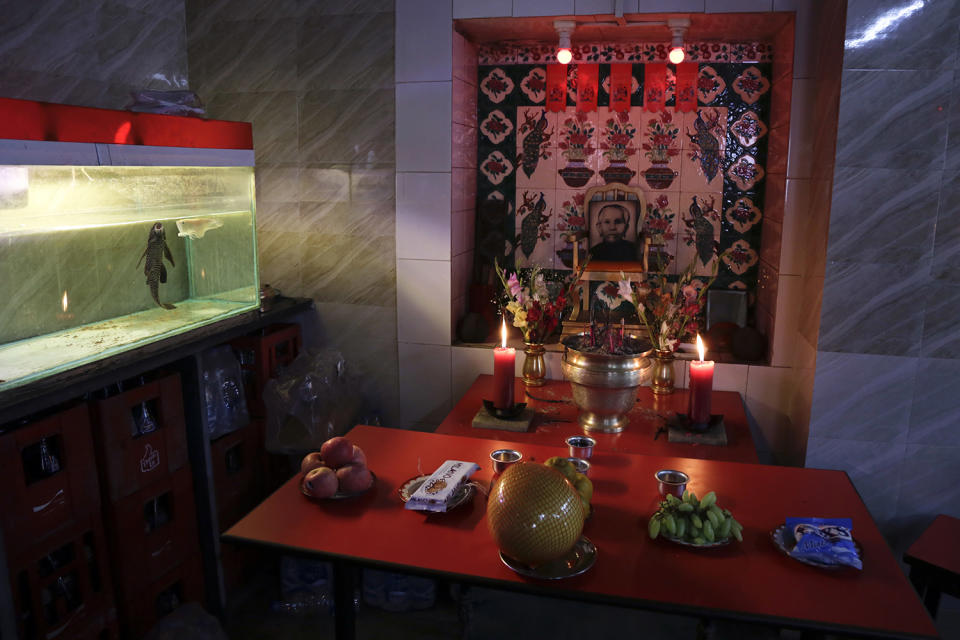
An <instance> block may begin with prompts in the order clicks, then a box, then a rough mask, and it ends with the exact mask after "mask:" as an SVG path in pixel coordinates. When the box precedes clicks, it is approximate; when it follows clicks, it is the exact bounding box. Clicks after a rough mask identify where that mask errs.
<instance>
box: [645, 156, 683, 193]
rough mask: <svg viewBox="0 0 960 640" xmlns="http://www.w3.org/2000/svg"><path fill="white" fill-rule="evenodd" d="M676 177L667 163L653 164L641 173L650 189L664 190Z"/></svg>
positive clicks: (675, 173)
mask: <svg viewBox="0 0 960 640" xmlns="http://www.w3.org/2000/svg"><path fill="white" fill-rule="evenodd" d="M676 177H677V172H676V171H674V170H673V169H671V168H670V164H669V163H668V162H654V163H653V164H652V166H650V167H649V168H647V169H646V170H644V172H643V178H644V180H646V181H647V184H648V185H650V188H651V189H666V188H667V187H669V186H670V185H671V184H672V183H673V179H674V178H676Z"/></svg>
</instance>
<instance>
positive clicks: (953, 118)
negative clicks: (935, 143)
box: [943, 71, 960, 184]
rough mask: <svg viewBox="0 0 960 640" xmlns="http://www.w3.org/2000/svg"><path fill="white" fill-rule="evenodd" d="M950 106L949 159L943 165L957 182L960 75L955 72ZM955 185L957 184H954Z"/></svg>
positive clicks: (959, 150)
mask: <svg viewBox="0 0 960 640" xmlns="http://www.w3.org/2000/svg"><path fill="white" fill-rule="evenodd" d="M950 105H952V106H951V107H950V108H949V109H947V111H948V112H949V115H948V116H947V157H946V160H945V162H944V163H943V169H944V171H945V172H946V175H948V176H953V179H954V180H957V176H960V144H957V143H958V142H960V73H956V71H954V74H953V88H952V89H951V91H950ZM953 184H956V182H954V183H953Z"/></svg>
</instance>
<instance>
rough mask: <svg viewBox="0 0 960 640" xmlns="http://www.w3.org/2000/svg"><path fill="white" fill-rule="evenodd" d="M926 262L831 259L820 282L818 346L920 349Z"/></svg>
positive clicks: (892, 351)
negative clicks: (893, 265)
mask: <svg viewBox="0 0 960 640" xmlns="http://www.w3.org/2000/svg"><path fill="white" fill-rule="evenodd" d="M929 272H930V266H929V263H924V262H921V263H918V264H913V265H904V266H902V267H900V273H899V275H898V277H897V278H895V279H891V278H890V274H891V271H890V267H889V265H877V264H853V263H839V262H831V263H829V264H828V265H827V271H826V276H825V281H824V286H823V306H822V309H821V323H820V341H819V349H820V350H821V351H843V352H846V353H872V354H885V355H898V356H909V355H912V356H917V355H919V347H920V338H921V335H922V333H923V332H924V324H923V320H924V307H925V304H926V303H927V301H928V300H929V295H930V285H929Z"/></svg>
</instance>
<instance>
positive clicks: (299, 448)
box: [263, 349, 363, 455]
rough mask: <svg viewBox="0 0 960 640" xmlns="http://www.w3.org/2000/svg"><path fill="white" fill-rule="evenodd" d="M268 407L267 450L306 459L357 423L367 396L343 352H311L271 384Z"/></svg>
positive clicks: (265, 399) (265, 395)
mask: <svg viewBox="0 0 960 640" xmlns="http://www.w3.org/2000/svg"><path fill="white" fill-rule="evenodd" d="M263 402H264V404H265V405H266V408H267V433H266V448H267V450H268V451H270V452H272V453H282V454H288V455H302V454H304V453H305V452H307V451H314V450H317V449H319V448H320V445H322V444H323V443H324V442H325V441H326V440H328V439H330V438H332V437H333V436H337V435H342V434H344V433H346V432H347V431H348V430H349V429H350V428H352V427H353V425H354V424H356V419H357V415H358V414H359V412H360V409H361V406H362V404H363V393H362V391H361V381H360V378H359V376H357V375H355V374H353V373H352V372H351V371H349V368H348V366H347V362H346V360H345V359H344V358H343V356H342V355H341V354H340V352H339V351H335V350H331V349H308V350H305V351H303V352H302V353H301V354H300V355H299V356H297V359H296V360H294V361H293V362H292V363H291V364H290V366H289V367H287V369H286V370H285V371H284V372H283V373H281V374H280V376H279V377H277V378H275V379H273V380H270V381H269V382H268V383H267V386H266V387H265V388H264V391H263Z"/></svg>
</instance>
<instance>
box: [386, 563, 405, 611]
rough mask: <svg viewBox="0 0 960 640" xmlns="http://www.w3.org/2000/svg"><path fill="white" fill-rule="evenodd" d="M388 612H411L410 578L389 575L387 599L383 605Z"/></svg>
mask: <svg viewBox="0 0 960 640" xmlns="http://www.w3.org/2000/svg"><path fill="white" fill-rule="evenodd" d="M383 609H384V610H386V611H395V612H399V611H409V610H410V578H409V576H405V575H403V574H402V573H390V574H387V584H386V599H385V600H384V603H383Z"/></svg>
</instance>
